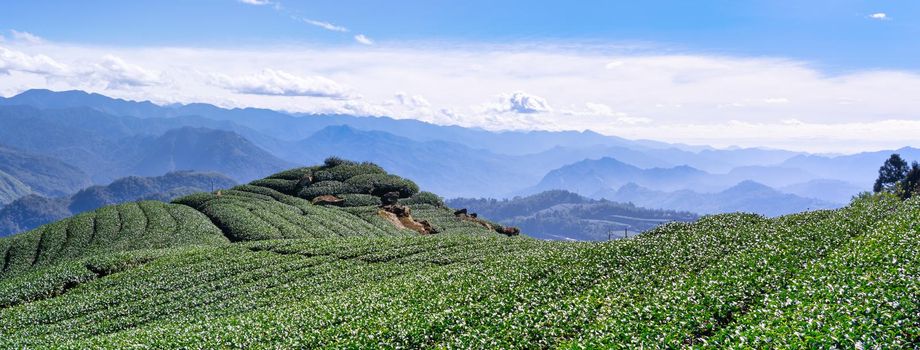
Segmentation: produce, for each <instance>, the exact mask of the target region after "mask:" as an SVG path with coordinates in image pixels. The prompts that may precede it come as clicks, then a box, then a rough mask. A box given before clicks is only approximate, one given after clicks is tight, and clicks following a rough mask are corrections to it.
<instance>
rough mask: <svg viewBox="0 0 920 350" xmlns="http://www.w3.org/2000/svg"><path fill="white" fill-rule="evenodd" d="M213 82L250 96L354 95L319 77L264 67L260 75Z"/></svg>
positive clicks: (328, 96)
mask: <svg viewBox="0 0 920 350" xmlns="http://www.w3.org/2000/svg"><path fill="white" fill-rule="evenodd" d="M215 77H216V78H217V79H216V81H215V83H216V84H217V85H219V86H221V87H224V88H226V89H228V90H232V91H235V92H238V93H241V94H249V95H270V96H309V97H326V98H333V99H343V100H344V99H349V98H354V97H355V96H352V94H350V93H349V91H348V89H347V88H345V87H344V86H342V85H340V84H338V83H336V82H335V81H333V80H331V79H328V78H325V77H320V76H307V77H301V76H297V75H294V74H290V73H287V72H284V71H280V70H274V69H265V70H263V71H262V73H260V74H254V75H249V76H242V77H238V78H231V77H228V76H226V75H217V76H215Z"/></svg>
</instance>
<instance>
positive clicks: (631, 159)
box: [0, 90, 920, 210]
mask: <svg viewBox="0 0 920 350" xmlns="http://www.w3.org/2000/svg"><path fill="white" fill-rule="evenodd" d="M0 140H3V142H4V143H5V144H7V145H8V146H10V147H14V148H16V149H21V150H23V151H27V152H31V153H34V154H40V155H43V156H47V157H52V158H55V159H58V160H60V161H61V162H64V163H69V164H73V166H75V167H77V168H78V169H79V170H80V171H83V172H85V173H86V174H87V175H89V177H90V178H91V179H92V181H93V183H97V184H101V183H108V182H110V181H112V180H114V179H117V178H119V177H124V176H130V175H146V176H150V175H155V174H162V173H165V172H168V171H173V170H183V169H188V170H192V169H193V170H200V171H216V172H220V173H223V174H226V175H228V176H230V177H232V178H233V179H234V180H236V181H239V182H245V181H249V180H252V179H254V178H258V177H259V176H262V175H264V174H267V173H271V172H273V171H275V170H278V169H282V168H285V167H290V166H292V165H295V164H307V163H314V162H317V161H319V160H322V159H324V158H326V157H328V156H343V157H347V158H350V159H355V160H360V161H374V162H376V163H378V164H380V165H382V166H383V167H384V168H386V169H387V170H388V171H390V172H393V173H396V174H400V175H403V176H407V177H412V178H414V179H416V181H417V182H418V183H419V184H420V185H422V186H423V187H425V188H429V189H431V190H432V191H434V192H437V193H440V194H442V195H444V196H446V197H499V198H509V197H513V196H515V195H528V194H534V193H538V192H541V191H545V190H552V189H566V190H571V191H574V192H577V193H579V194H582V195H586V196H589V197H597V194H598V193H601V192H603V193H610V192H611V191H615V190H617V189H618V188H619V187H622V186H623V185H625V184H627V183H635V184H638V185H640V186H642V187H647V188H649V189H651V190H654V191H659V192H676V191H685V190H688V191H692V192H696V193H701V194H705V193H718V192H720V191H724V190H726V189H729V188H731V187H733V186H735V185H738V184H739V183H741V182H743V181H748V180H750V181H754V182H757V183H760V184H763V185H766V186H769V187H771V188H772V189H775V190H777V191H780V192H783V193H787V194H792V195H795V196H797V197H801V198H803V199H809V198H813V199H818V200H820V201H823V202H829V203H833V204H835V205H842V204H844V203H846V202H847V201H848V200H849V198H850V197H851V196H853V195H855V194H857V193H858V192H860V191H862V190H868V189H870V188H871V183H872V181H873V180H874V176H875V175H874V174H875V169H877V168H878V166H879V165H881V163H882V162H883V161H884V159H885V158H886V157H887V155H889V154H890V153H893V152H901V153H902V154H903V155H905V158H908V159H917V158H920V151H918V150H917V149H914V148H903V149H899V150H890V151H878V152H867V153H860V154H855V155H843V156H840V155H815V154H807V153H802V152H792V151H785V150H773V149H759V148H729V149H715V148H712V147H707V146H693V145H683V144H668V143H664V142H657V141H648V140H628V139H623V138H619V137H614V136H606V135H601V134H597V133H594V132H591V131H580V132H577V131H565V132H550V131H505V132H492V131H487V130H483V129H477V128H463V127H458V126H442V125H434V124H429V123H424V122H420V121H415V120H400V119H393V118H389V117H358V116H347V115H303V114H296V113H285V112H279V111H272V110H266V109H257V108H242V109H240V108H234V109H227V108H220V107H217V106H213V105H208V104H201V103H193V104H171V105H157V104H154V103H150V102H147V101H142V102H138V101H129V100H122V99H114V98H109V97H107V96H103V95H99V94H92V93H86V92H82V91H63V92H54V91H49V90H28V91H25V92H23V93H21V94H19V95H16V96H13V97H9V98H0ZM915 157H916V158H915ZM592 162H595V163H596V164H593V165H592V164H591V163H592ZM0 170H2V169H0ZM0 176H2V175H0ZM0 183H3V184H4V185H2V186H3V187H2V188H7V189H8V190H7V191H12V192H13V193H16V194H14V195H7V197H15V196H18V195H21V194H22V193H23V191H22V190H21V189H20V190H14V189H13V188H20V187H21V186H18V185H16V184H15V182H13V181H10V180H5V181H3V182H0ZM770 198H773V197H770ZM777 198H778V197H777ZM609 199H612V200H613V199H614V198H609ZM774 204H776V203H774ZM669 209H677V208H669ZM731 209H733V208H728V209H727V210H731ZM734 209H737V208H734Z"/></svg>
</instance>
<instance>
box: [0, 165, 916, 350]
mask: <svg viewBox="0 0 920 350" xmlns="http://www.w3.org/2000/svg"><path fill="white" fill-rule="evenodd" d="M394 193H396V194H398V199H397V201H398V202H399V203H401V204H402V205H405V206H407V207H408V208H411V212H412V216H413V218H414V220H420V221H425V222H427V223H428V224H430V225H431V226H432V227H433V228H434V229H435V232H436V233H433V234H420V233H418V232H416V231H412V230H409V229H405V228H398V227H396V226H394V225H393V224H392V223H391V222H390V221H387V220H386V219H385V218H383V217H382V216H381V215H380V212H379V210H381V209H379V208H380V203H383V202H386V201H387V200H388V198H387V196H388V195H389V196H390V197H392V196H395V195H394ZM327 195H328V196H335V197H336V198H338V199H344V201H339V202H336V204H334V205H320V204H313V200H314V199H315V198H319V197H320V196H327ZM392 199H393V198H390V199H389V200H392ZM486 224H489V225H486ZM499 231H501V230H500V226H499V225H494V224H491V223H488V222H485V221H482V222H479V221H474V220H470V219H468V218H466V217H463V216H457V215H455V214H454V210H452V209H449V208H446V207H444V205H443V203H442V202H441V201H440V199H439V198H437V196H435V195H433V194H430V193H426V192H419V190H418V187H417V186H415V185H414V183H412V182H411V181H409V180H406V179H402V178H398V177H395V176H393V175H388V174H386V173H385V172H384V171H383V170H382V169H379V167H376V166H374V165H372V164H358V163H352V162H347V161H340V160H335V159H333V160H330V161H327V163H326V164H324V165H321V166H317V167H311V168H301V169H294V170H290V171H287V172H283V173H279V174H275V175H272V176H270V177H269V178H266V179H263V180H258V181H255V182H253V183H251V184H249V185H243V186H239V187H237V188H234V189H228V190H222V191H219V192H215V193H205V194H197V195H192V196H189V197H185V198H181V199H178V200H176V201H175V203H173V204H154V202H141V203H132V204H124V205H120V206H113V207H105V208H102V209H99V210H97V211H95V212H90V213H86V214H84V215H81V216H77V217H74V218H72V219H69V220H64V221H61V222H58V223H54V224H50V225H46V226H43V227H40V228H38V229H36V230H34V231H30V232H27V233H23V234H20V235H16V236H13V237H10V238H6V239H0V254H2V256H4V257H5V259H4V262H3V269H2V275H0V348H62V349H88V348H194V349H197V348H202V349H213V348H255V349H258V348H270V349H279V348H285V349H286V348H335V349H340V348H476V349H495V348H566V349H595V348H619V349H635V348H763V349H773V348H863V349H870V348H880V349H890V348H908V349H910V348H917V347H920V258H918V256H920V201H918V200H910V201H907V202H902V201H900V200H897V199H895V198H889V197H884V196H877V197H864V198H860V199H858V200H855V201H854V202H853V203H852V204H851V205H850V206H848V207H846V208H842V209H838V210H833V211H815V212H806V213H800V214H794V215H789V216H784V217H779V218H775V219H767V218H764V217H761V216H757V215H752V214H741V213H739V214H725V215H716V216H706V217H703V218H701V219H700V220H698V221H696V222H693V223H671V224H667V225H664V226H660V227H658V228H656V229H654V230H652V231H649V232H646V233H644V234H641V235H638V236H636V237H635V238H630V239H624V240H615V241H609V242H551V241H541V240H536V239H531V238H528V237H526V236H511V237H509V236H506V235H503V234H500V233H499ZM525 234H526V232H525Z"/></svg>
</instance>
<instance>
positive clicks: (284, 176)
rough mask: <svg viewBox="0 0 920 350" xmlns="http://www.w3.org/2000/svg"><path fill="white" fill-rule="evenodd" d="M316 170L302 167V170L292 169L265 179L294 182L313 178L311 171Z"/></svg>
mask: <svg viewBox="0 0 920 350" xmlns="http://www.w3.org/2000/svg"><path fill="white" fill-rule="evenodd" d="M314 170H316V167H304V168H294V169H290V170H285V171H282V172H280V173H276V174H272V175H271V176H269V177H267V178H266V179H280V180H294V181H300V180H301V179H303V178H307V177H311V176H313V171H314Z"/></svg>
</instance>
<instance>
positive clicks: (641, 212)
mask: <svg viewBox="0 0 920 350" xmlns="http://www.w3.org/2000/svg"><path fill="white" fill-rule="evenodd" d="M447 205H448V206H450V207H453V208H467V209H468V211H469V212H471V213H472V212H475V213H477V214H479V215H481V216H483V217H488V218H489V219H491V220H495V221H498V222H499V223H501V224H505V225H511V226H516V227H520V228H521V230H522V231H523V232H526V233H527V235H529V236H533V237H536V238H542V239H574V240H589V241H597V240H606V239H608V238H611V237H612V238H621V237H623V236H624V235H626V234H628V233H629V234H637V233H639V232H643V231H646V230H648V229H651V228H653V227H655V226H657V225H659V224H662V223H666V222H671V221H692V220H696V218H697V216H696V215H695V214H692V213H689V212H677V211H670V210H656V209H646V208H639V207H636V206H635V205H633V204H629V203H617V202H611V201H607V200H594V199H589V198H585V197H582V196H579V195H577V194H575V193H572V192H568V191H560V190H554V191H546V192H541V193H538V194H535V195H532V196H527V197H515V198H513V199H504V200H496V199H485V198H481V199H473V198H457V199H451V200H448V201H447Z"/></svg>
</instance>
